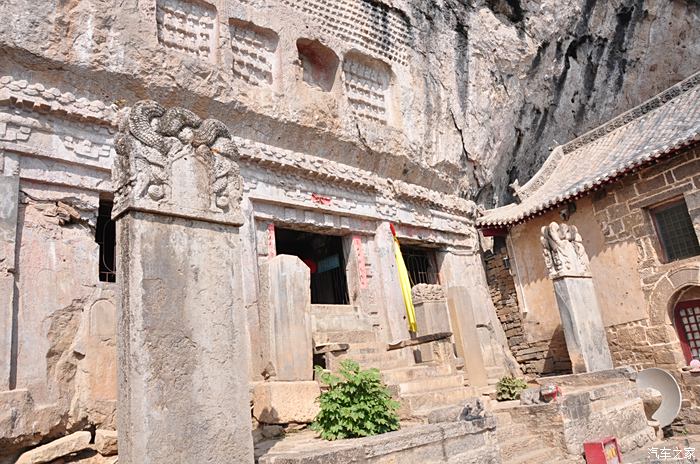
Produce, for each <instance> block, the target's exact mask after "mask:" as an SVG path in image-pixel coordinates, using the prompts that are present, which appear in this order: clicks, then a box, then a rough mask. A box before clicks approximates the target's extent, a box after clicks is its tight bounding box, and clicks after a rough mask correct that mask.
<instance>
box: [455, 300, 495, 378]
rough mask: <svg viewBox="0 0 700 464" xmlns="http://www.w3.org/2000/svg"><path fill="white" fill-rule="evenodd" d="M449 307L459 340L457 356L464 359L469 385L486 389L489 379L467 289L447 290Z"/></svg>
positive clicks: (456, 336)
mask: <svg viewBox="0 0 700 464" xmlns="http://www.w3.org/2000/svg"><path fill="white" fill-rule="evenodd" d="M447 306H448V307H449V309H450V319H451V320H452V330H453V333H454V337H455V340H457V354H459V356H460V357H461V358H462V359H464V369H465V370H466V371H467V376H468V377H469V385H471V386H472V387H485V386H487V385H488V383H489V379H488V374H487V372H486V366H485V365H484V357H483V354H482V353H481V344H480V343H479V334H478V333H477V330H476V321H475V318H474V310H473V309H472V302H471V298H469V291H468V290H467V288H466V287H450V288H449V289H448V290H447Z"/></svg>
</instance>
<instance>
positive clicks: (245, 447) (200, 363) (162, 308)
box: [113, 101, 253, 464]
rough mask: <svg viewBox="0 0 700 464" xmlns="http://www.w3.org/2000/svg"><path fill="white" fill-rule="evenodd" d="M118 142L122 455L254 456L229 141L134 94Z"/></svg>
mask: <svg viewBox="0 0 700 464" xmlns="http://www.w3.org/2000/svg"><path fill="white" fill-rule="evenodd" d="M116 148H117V157H116V160H115V167H114V171H113V181H114V185H115V189H116V192H115V208H114V212H113V216H114V218H115V219H117V247H118V253H119V260H118V264H117V266H118V272H117V283H118V285H119V288H120V295H119V298H118V300H119V324H118V362H119V420H118V428H119V462H121V463H126V464H151V463H152V464H160V463H165V462H182V463H196V462H202V463H204V462H207V463H221V464H223V463H230V462H240V463H248V462H250V463H252V462H253V444H252V437H251V418H250V403H249V402H250V396H249V389H248V383H249V382H248V364H249V363H248V357H249V347H248V340H247V336H246V330H245V323H246V318H245V311H244V308H243V304H242V301H241V273H242V272H243V271H244V270H242V269H241V268H240V257H239V254H240V243H239V237H238V228H239V226H240V225H241V223H242V220H241V214H240V200H241V192H242V189H241V179H240V175H239V170H238V165H237V164H236V158H237V150H236V147H235V145H234V144H233V142H232V141H231V138H230V135H229V133H228V130H227V129H226V126H225V125H224V124H223V123H221V122H219V121H216V120H212V119H207V120H201V119H200V118H199V117H197V116H196V115H195V114H194V113H192V112H190V111H188V110H184V109H181V108H172V109H168V110H166V109H165V108H163V107H161V106H160V105H159V104H157V103H155V102H152V101H142V102H139V103H137V104H136V105H134V106H133V108H131V110H130V111H129V112H128V114H125V115H123V117H122V119H121V122H120V133H119V136H118V138H117V141H116Z"/></svg>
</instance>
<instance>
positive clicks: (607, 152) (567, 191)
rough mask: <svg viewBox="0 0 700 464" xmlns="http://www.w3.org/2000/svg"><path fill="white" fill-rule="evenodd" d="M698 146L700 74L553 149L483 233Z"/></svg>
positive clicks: (485, 221)
mask: <svg viewBox="0 0 700 464" xmlns="http://www.w3.org/2000/svg"><path fill="white" fill-rule="evenodd" d="M698 141H700V72H698V73H696V74H693V75H692V76H690V77H689V78H687V79H686V80H684V81H682V82H679V83H678V84H676V85H674V86H673V87H671V88H669V89H667V90H665V91H663V92H661V93H660V94H658V95H656V96H655V97H653V98H651V99H650V100H648V101H646V102H644V103H642V104H641V105H639V106H637V107H635V108H633V109H631V110H630V111H627V112H626V113H623V114H621V115H620V116H618V117H616V118H614V119H612V120H610V121H609V122H607V123H605V124H603V125H602V126H600V127H597V128H596V129H593V130H592V131H590V132H587V133H585V134H583V135H582V136H580V137H578V138H576V139H574V140H572V141H571V142H569V143H567V144H565V145H561V146H558V147H557V148H555V149H554V150H553V151H552V153H551V155H550V156H549V158H548V159H547V161H545V163H544V164H543V165H542V168H540V170H539V171H538V172H537V173H536V174H535V176H534V177H533V178H532V179H530V181H528V183H527V184H525V185H523V186H522V187H519V188H517V190H516V194H517V195H518V197H519V198H520V199H521V202H520V203H517V204H515V203H514V204H510V205H506V206H503V207H500V208H495V209H492V210H488V211H486V212H485V213H484V215H483V216H482V217H481V218H479V220H478V224H479V225H480V226H483V227H488V226H491V227H494V226H506V225H509V224H515V223H518V222H522V221H524V220H526V219H527V218H529V217H531V216H533V215H536V214H538V213H541V212H543V211H546V210H547V209H549V208H552V207H555V206H557V205H559V204H561V203H563V202H566V201H567V200H570V199H573V198H576V197H579V196H581V195H582V194H584V193H586V192H588V191H590V190H592V189H595V188H597V187H598V186H600V185H602V184H605V183H607V182H610V181H611V180H613V179H615V178H617V177H619V176H621V175H623V174H625V173H627V172H629V171H631V170H633V169H635V168H637V167H639V166H641V165H646V164H649V163H651V162H653V161H655V160H656V159H658V158H661V157H663V156H664V155H668V154H670V153H672V152H674V151H676V150H677V149H678V148H681V147H684V146H689V145H692V144H694V143H696V142H698Z"/></svg>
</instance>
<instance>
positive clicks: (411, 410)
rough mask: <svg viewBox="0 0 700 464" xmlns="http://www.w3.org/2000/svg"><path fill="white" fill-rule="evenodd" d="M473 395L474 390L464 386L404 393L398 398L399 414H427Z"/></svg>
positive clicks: (419, 415)
mask: <svg viewBox="0 0 700 464" xmlns="http://www.w3.org/2000/svg"><path fill="white" fill-rule="evenodd" d="M473 396H474V391H473V390H472V389H470V388H465V387H455V388H445V389H442V390H434V391H429V392H422V393H410V394H405V395H402V396H401V399H400V400H399V401H400V403H401V409H400V410H399V414H400V415H401V416H402V417H410V416H417V417H423V416H427V415H428V414H429V413H430V411H432V410H433V409H436V408H439V407H443V406H450V405H456V404H459V403H460V402H462V401H464V400H466V399H467V398H471V397H473Z"/></svg>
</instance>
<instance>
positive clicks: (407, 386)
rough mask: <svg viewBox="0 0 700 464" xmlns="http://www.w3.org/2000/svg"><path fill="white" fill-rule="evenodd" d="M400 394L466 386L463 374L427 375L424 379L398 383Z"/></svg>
mask: <svg viewBox="0 0 700 464" xmlns="http://www.w3.org/2000/svg"><path fill="white" fill-rule="evenodd" d="M396 386H397V387H398V392H399V395H401V396H403V395H407V394H411V393H421V392H430V391H435V390H444V389H448V388H460V387H464V385H463V383H462V376H461V375H443V376H440V377H427V378H423V379H416V380H411V381H408V382H401V383H399V384H397V385H396Z"/></svg>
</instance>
